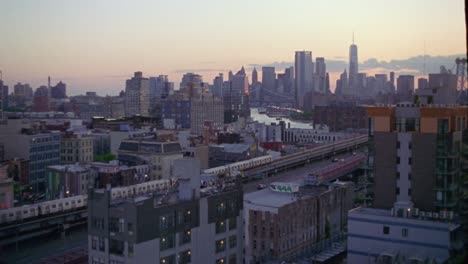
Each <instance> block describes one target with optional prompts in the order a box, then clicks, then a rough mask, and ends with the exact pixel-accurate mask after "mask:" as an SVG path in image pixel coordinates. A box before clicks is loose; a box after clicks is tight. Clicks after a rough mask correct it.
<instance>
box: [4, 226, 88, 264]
mask: <svg viewBox="0 0 468 264" xmlns="http://www.w3.org/2000/svg"><path fill="white" fill-rule="evenodd" d="M87 244H88V229H87V226H86V225H85V226H82V227H79V228H76V229H73V230H69V232H67V234H66V235H65V237H61V236H60V235H48V236H46V237H42V238H36V239H32V240H29V241H23V242H20V243H19V245H18V250H17V249H16V247H15V245H10V246H8V247H6V248H3V249H1V250H0V263H1V262H2V261H6V263H17V264H29V263H36V262H39V261H40V260H41V259H43V258H46V257H49V256H53V255H57V254H61V253H64V252H66V251H68V250H70V249H72V248H76V247H86V245H87ZM2 254H4V255H3V256H2Z"/></svg>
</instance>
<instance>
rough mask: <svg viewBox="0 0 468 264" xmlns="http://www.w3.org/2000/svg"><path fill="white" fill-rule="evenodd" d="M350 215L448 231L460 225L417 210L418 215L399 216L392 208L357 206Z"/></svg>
mask: <svg viewBox="0 0 468 264" xmlns="http://www.w3.org/2000/svg"><path fill="white" fill-rule="evenodd" d="M413 210H415V209H413ZM431 213H432V212H431ZM434 213H435V212H434ZM351 215H352V216H353V217H354V218H356V217H358V218H359V216H362V217H363V218H366V217H370V218H386V220H387V221H389V220H390V219H391V220H393V222H395V223H398V222H399V223H401V222H406V223H411V224H413V225H419V226H431V227H439V228H447V229H448V230H450V231H451V230H455V229H457V228H458V227H459V226H460V225H458V224H455V223H453V222H451V220H450V219H441V218H434V217H432V216H431V217H427V216H422V215H421V212H419V216H409V217H399V216H396V215H393V212H392V210H386V209H377V208H369V207H357V208H354V209H352V210H350V211H349V216H350V217H351ZM389 222H390V221H389Z"/></svg>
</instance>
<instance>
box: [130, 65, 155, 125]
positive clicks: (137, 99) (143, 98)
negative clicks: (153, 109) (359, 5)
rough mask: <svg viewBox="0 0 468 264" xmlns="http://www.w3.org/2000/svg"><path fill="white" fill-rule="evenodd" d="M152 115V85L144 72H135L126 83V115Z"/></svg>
mask: <svg viewBox="0 0 468 264" xmlns="http://www.w3.org/2000/svg"><path fill="white" fill-rule="evenodd" d="M134 115H141V116H150V87H149V80H148V78H143V73H142V72H135V74H134V76H133V78H131V79H129V80H127V81H126V84H125V116H127V117H129V116H134Z"/></svg>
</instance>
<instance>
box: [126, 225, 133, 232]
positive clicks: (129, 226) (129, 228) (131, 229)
mask: <svg viewBox="0 0 468 264" xmlns="http://www.w3.org/2000/svg"><path fill="white" fill-rule="evenodd" d="M127 230H128V232H129V233H130V232H133V224H132V223H127Z"/></svg>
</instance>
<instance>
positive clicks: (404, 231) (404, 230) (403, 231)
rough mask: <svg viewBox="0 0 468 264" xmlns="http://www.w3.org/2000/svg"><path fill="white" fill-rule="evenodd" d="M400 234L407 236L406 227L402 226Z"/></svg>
mask: <svg viewBox="0 0 468 264" xmlns="http://www.w3.org/2000/svg"><path fill="white" fill-rule="evenodd" d="M401 235H402V236H403V237H408V228H403V229H402V230H401Z"/></svg>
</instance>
